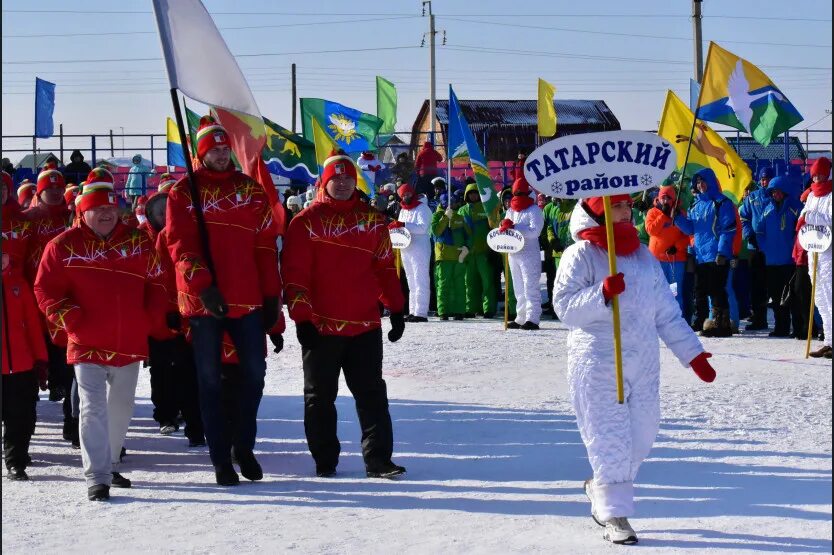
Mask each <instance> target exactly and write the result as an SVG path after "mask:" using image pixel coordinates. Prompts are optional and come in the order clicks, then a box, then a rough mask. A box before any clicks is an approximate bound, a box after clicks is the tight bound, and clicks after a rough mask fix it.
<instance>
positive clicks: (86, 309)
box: [35, 222, 168, 366]
mask: <svg viewBox="0 0 834 555" xmlns="http://www.w3.org/2000/svg"><path fill="white" fill-rule="evenodd" d="M35 297H36V298H37V300H38V306H39V307H40V309H41V311H42V312H43V313H44V314H46V317H47V319H48V320H49V321H50V322H51V323H52V324H54V325H57V326H59V327H61V328H63V329H64V330H65V331H66V332H67V336H68V338H69V341H68V346H67V362H68V363H70V364H73V363H78V362H91V363H96V364H106V365H108V366H124V365H126V364H130V363H132V362H136V361H140V360H142V359H144V358H147V356H148V336H149V335H152V334H153V333H156V332H157V331H158V330H161V329H164V328H166V327H167V326H166V323H165V313H166V308H167V307H168V293H167V292H166V290H165V286H164V278H163V274H162V267H161V266H160V263H159V257H158V256H157V254H156V250H155V248H154V245H153V244H152V243H151V240H150V238H149V237H148V235H147V234H145V233H143V232H141V231H139V230H136V229H131V228H129V227H127V226H126V225H124V224H123V223H121V222H120V223H118V224H116V228H115V229H114V230H113V233H112V234H111V236H110V237H109V238H108V239H101V238H100V237H99V236H98V235H96V234H95V233H94V232H93V231H92V230H91V229H90V228H89V227H87V225H86V224H84V223H80V224H79V225H78V226H77V227H73V228H72V229H69V230H67V231H65V232H64V233H62V234H61V235H59V236H58V237H56V238H55V239H54V240H52V241H51V242H50V243H49V244H48V245H47V246H46V250H45V251H44V253H43V259H42V260H41V265H40V268H39V270H38V276H37V278H36V279H35Z"/></svg>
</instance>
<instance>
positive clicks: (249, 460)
mask: <svg viewBox="0 0 834 555" xmlns="http://www.w3.org/2000/svg"><path fill="white" fill-rule="evenodd" d="M232 459H233V460H235V461H236V462H237V465H238V466H239V467H240V473H241V474H243V477H244V478H246V479H247V480H252V481H253V482H254V481H257V480H261V479H262V478H263V477H264V472H263V469H261V465H260V464H259V463H258V460H257V459H256V458H255V454H254V453H252V451H235V450H234V448H232Z"/></svg>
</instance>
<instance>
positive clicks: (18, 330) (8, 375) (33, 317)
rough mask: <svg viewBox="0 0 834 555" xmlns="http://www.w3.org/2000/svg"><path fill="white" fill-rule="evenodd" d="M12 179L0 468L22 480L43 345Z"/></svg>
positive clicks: (5, 182) (6, 232) (5, 187)
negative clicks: (26, 271)
mask: <svg viewBox="0 0 834 555" xmlns="http://www.w3.org/2000/svg"><path fill="white" fill-rule="evenodd" d="M12 186H13V185H12V178H11V176H10V175H9V174H7V173H6V172H2V206H3V221H2V225H3V241H2V244H0V246H2V251H3V287H2V295H3V299H2V300H3V309H2V317H3V337H2V344H3V347H2V351H3V352H2V367H3V368H2V374H3V462H5V463H6V469H7V470H8V473H7V474H6V476H7V477H8V478H9V479H11V480H28V479H29V476H28V475H27V474H26V467H27V466H28V465H29V462H30V458H29V441H30V440H31V439H32V433H33V432H34V431H35V421H36V419H37V414H36V412H35V403H36V402H37V400H38V382H40V384H41V387H42V388H43V389H46V360H47V354H46V344H45V343H44V335H43V326H42V324H41V320H40V313H39V312H38V307H37V305H36V304H35V297H34V296H33V295H32V286H31V285H30V284H29V283H28V282H27V281H26V279H25V278H24V271H23V270H24V266H25V263H26V256H27V254H28V250H29V248H30V239H31V224H30V223H29V222H28V221H26V219H25V218H24V217H23V216H22V214H21V213H20V207H19V206H18V205H17V201H16V200H15V197H14V195H13V194H11V191H12Z"/></svg>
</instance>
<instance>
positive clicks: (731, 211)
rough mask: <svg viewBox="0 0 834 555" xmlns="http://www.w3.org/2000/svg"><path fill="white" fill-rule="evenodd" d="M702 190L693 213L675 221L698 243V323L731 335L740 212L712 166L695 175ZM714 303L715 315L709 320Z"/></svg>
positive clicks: (711, 333)
mask: <svg viewBox="0 0 834 555" xmlns="http://www.w3.org/2000/svg"><path fill="white" fill-rule="evenodd" d="M692 182H693V184H694V186H695V188H696V190H697V191H698V195H697V198H696V200H695V203H694V204H693V205H692V208H690V210H689V213H688V214H687V215H686V216H684V215H681V214H678V215H676V216H675V219H674V221H675V225H676V226H678V228H680V230H681V231H683V232H684V233H685V234H687V235H692V236H694V243H695V263H696V266H695V327H702V328H703V331H702V332H701V335H704V336H707V337H729V336H731V335H732V333H733V330H732V326H731V324H730V305H729V300H728V298H727V276H728V275H729V270H730V262H731V259H732V258H733V236H734V235H735V232H736V212H735V207H734V206H733V201H731V200H730V199H729V198H728V197H726V196H725V195H724V194H723V193H722V192H721V188H720V186H719V185H718V179H717V178H716V177H715V173H714V172H713V171H712V170H711V169H708V168H706V169H703V170H700V171H699V172H698V173H696V174H695V176H694V177H693V178H692ZM710 303H711V304H712V319H711V320H707V316H708V314H709V306H710Z"/></svg>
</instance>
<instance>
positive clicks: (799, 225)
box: [796, 214, 805, 231]
mask: <svg viewBox="0 0 834 555" xmlns="http://www.w3.org/2000/svg"><path fill="white" fill-rule="evenodd" d="M804 226H805V215H804V214H803V215H802V216H800V217H799V219H798V220H797V221H796V230H797V231H799V230H800V229H802V228H803V227H804Z"/></svg>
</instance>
